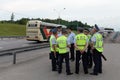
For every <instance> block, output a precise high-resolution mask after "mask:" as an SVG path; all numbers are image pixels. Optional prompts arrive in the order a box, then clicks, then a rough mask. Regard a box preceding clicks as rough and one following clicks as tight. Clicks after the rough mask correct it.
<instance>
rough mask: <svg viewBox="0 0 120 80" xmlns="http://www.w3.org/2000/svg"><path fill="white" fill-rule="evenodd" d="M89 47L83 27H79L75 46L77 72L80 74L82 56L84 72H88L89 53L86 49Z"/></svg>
mask: <svg viewBox="0 0 120 80" xmlns="http://www.w3.org/2000/svg"><path fill="white" fill-rule="evenodd" d="M87 47H88V38H87V36H86V35H85V34H84V33H83V29H82V28H78V34H77V35H76V37H75V48H76V63H75V73H76V74H79V65H80V64H79V61H80V59H81V56H82V62H83V68H84V73H85V74H88V66H87V54H86V52H85V51H86V49H87Z"/></svg>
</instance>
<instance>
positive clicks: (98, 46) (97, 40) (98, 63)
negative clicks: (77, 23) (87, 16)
mask: <svg viewBox="0 0 120 80" xmlns="http://www.w3.org/2000/svg"><path fill="white" fill-rule="evenodd" d="M98 31H99V27H98V26H97V25H95V26H94V28H93V29H92V33H93V36H92V38H91V46H92V52H93V61H94V64H95V65H94V69H93V73H91V75H98V73H102V60H101V54H102V52H103V37H102V35H101V34H100V33H98Z"/></svg>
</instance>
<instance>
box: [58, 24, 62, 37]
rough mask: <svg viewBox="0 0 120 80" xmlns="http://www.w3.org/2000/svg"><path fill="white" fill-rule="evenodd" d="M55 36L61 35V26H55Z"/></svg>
mask: <svg viewBox="0 0 120 80" xmlns="http://www.w3.org/2000/svg"><path fill="white" fill-rule="evenodd" d="M57 31H58V32H57V36H58V37H60V36H62V26H57Z"/></svg>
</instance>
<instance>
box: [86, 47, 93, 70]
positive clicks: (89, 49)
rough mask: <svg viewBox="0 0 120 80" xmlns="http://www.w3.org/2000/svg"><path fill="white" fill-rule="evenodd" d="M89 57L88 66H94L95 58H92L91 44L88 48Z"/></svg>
mask: <svg viewBox="0 0 120 80" xmlns="http://www.w3.org/2000/svg"><path fill="white" fill-rule="evenodd" d="M87 59H88V61H87V62H88V67H89V68H92V65H93V58H92V53H91V47H90V45H89V46H88V50H87Z"/></svg>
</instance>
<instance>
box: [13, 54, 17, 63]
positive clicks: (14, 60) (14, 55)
mask: <svg viewBox="0 0 120 80" xmlns="http://www.w3.org/2000/svg"><path fill="white" fill-rule="evenodd" d="M13 64H16V53H15V52H13Z"/></svg>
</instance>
